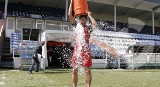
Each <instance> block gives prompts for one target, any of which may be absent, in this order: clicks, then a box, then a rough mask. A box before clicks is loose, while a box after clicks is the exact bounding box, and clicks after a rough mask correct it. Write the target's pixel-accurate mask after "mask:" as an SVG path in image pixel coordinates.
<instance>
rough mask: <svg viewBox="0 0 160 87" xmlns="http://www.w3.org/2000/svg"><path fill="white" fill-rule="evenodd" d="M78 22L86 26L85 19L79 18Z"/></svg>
mask: <svg viewBox="0 0 160 87" xmlns="http://www.w3.org/2000/svg"><path fill="white" fill-rule="evenodd" d="M79 20H80V23H81V24H82V25H86V22H87V19H86V17H81V18H80V19H79Z"/></svg>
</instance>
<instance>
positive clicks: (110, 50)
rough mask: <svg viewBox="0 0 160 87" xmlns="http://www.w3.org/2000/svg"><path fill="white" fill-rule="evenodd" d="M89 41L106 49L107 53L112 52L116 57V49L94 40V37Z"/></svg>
mask: <svg viewBox="0 0 160 87" xmlns="http://www.w3.org/2000/svg"><path fill="white" fill-rule="evenodd" d="M90 42H91V43H92V44H94V45H96V46H98V47H100V48H103V49H104V50H106V52H108V53H109V54H112V55H113V56H114V57H115V58H118V53H117V51H116V50H115V49H114V48H113V47H111V46H109V45H108V44H107V43H105V42H102V41H99V40H95V39H93V38H92V39H91V40H90Z"/></svg>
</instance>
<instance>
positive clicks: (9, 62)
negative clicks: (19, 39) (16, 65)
mask: <svg viewBox="0 0 160 87" xmlns="http://www.w3.org/2000/svg"><path fill="white" fill-rule="evenodd" d="M1 68H6V69H8V68H13V58H12V54H10V38H6V37H5V38H4V43H3V46H2V54H1Z"/></svg>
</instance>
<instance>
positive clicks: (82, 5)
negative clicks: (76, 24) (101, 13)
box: [73, 0, 88, 16]
mask: <svg viewBox="0 0 160 87" xmlns="http://www.w3.org/2000/svg"><path fill="white" fill-rule="evenodd" d="M73 6H74V12H75V16H79V15H86V14H87V13H86V11H88V4H87V0H73Z"/></svg>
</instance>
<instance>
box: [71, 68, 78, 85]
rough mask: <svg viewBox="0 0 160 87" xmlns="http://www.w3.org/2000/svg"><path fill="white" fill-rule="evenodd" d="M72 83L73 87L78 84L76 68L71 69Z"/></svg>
mask: <svg viewBox="0 0 160 87" xmlns="http://www.w3.org/2000/svg"><path fill="white" fill-rule="evenodd" d="M72 81H73V87H77V82H78V69H77V68H73V72H72Z"/></svg>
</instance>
